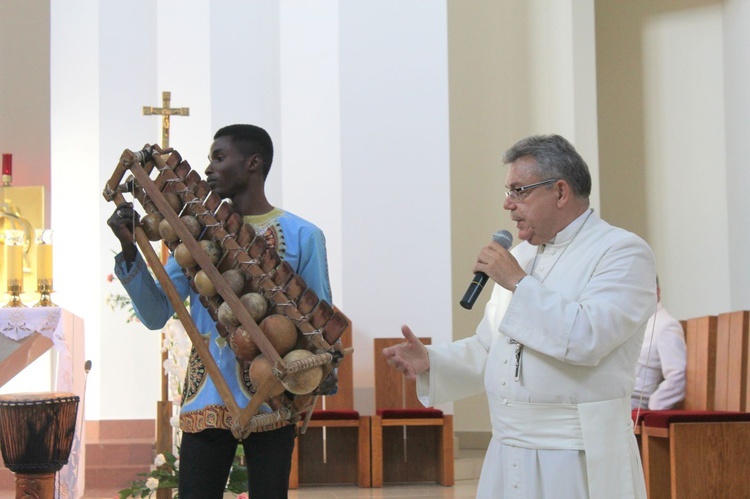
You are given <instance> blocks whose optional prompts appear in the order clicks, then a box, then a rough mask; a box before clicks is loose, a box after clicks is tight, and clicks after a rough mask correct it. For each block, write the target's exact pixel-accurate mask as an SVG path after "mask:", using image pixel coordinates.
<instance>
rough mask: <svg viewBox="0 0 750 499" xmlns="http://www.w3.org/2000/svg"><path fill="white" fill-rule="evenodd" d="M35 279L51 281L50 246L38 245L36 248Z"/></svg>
mask: <svg viewBox="0 0 750 499" xmlns="http://www.w3.org/2000/svg"><path fill="white" fill-rule="evenodd" d="M36 278H37V280H38V281H48V282H51V281H52V245H51V244H39V245H37V247H36Z"/></svg>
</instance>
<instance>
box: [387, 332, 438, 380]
mask: <svg viewBox="0 0 750 499" xmlns="http://www.w3.org/2000/svg"><path fill="white" fill-rule="evenodd" d="M401 334H403V335H404V338H405V339H406V342H405V343H399V344H398V345H393V346H392V347H388V348H384V349H383V355H385V357H386V358H387V359H388V364H389V365H391V366H393V367H395V368H396V369H398V370H399V371H401V373H402V374H403V375H404V376H406V377H407V378H409V379H411V380H415V379H417V376H419V375H420V374H422V373H423V372H425V371H427V370H428V369H429V368H430V356H429V354H428V353H427V348H426V347H425V346H424V345H423V344H422V342H421V341H419V338H417V337H416V335H415V334H414V333H412V331H411V329H409V326H401Z"/></svg>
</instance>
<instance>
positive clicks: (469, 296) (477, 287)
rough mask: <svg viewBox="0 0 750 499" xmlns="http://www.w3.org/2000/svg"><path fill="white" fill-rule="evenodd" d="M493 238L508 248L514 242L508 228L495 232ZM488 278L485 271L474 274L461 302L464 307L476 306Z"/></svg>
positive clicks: (469, 308) (468, 308)
mask: <svg viewBox="0 0 750 499" xmlns="http://www.w3.org/2000/svg"><path fill="white" fill-rule="evenodd" d="M492 240H493V241H495V242H496V243H498V244H499V245H500V246H502V247H503V248H505V249H508V248H510V245H511V244H513V235H512V234H511V233H510V232H508V231H507V230H499V231H497V232H495V234H493V236H492ZM488 279H489V277H488V276H487V274H485V273H484V272H477V273H476V274H474V279H473V280H472V281H471V284H469V288H468V289H467V290H466V293H464V297H463V298H462V299H461V301H460V302H459V303H460V304H461V306H462V307H464V308H465V309H467V310H471V307H473V306H474V303H475V302H476V301H477V298H479V294H480V293H481V292H482V289H484V285H485V284H487V280H488Z"/></svg>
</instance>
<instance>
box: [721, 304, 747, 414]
mask: <svg viewBox="0 0 750 499" xmlns="http://www.w3.org/2000/svg"><path fill="white" fill-rule="evenodd" d="M749 335H750V312H748V311H747V310H742V311H739V312H729V313H725V314H721V315H719V318H718V322H717V330H716V388H715V390H714V407H713V408H714V410H717V411H742V412H748V405H747V404H748V401H747V397H748V342H749V341H750V340H749V338H748V336H749Z"/></svg>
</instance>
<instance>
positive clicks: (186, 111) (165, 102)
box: [143, 92, 190, 149]
mask: <svg viewBox="0 0 750 499" xmlns="http://www.w3.org/2000/svg"><path fill="white" fill-rule="evenodd" d="M161 102H162V104H161V107H153V106H143V115H144V116H150V115H160V116H161V118H162V121H161V147H162V149H167V148H168V147H169V118H170V117H171V116H190V108H189V107H169V106H170V104H171V102H172V92H162V93H161Z"/></svg>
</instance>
